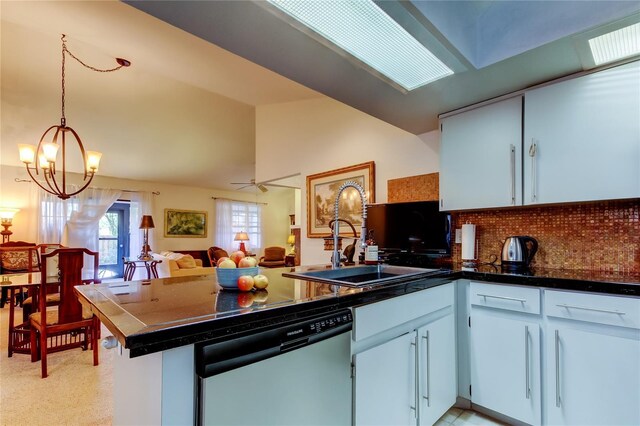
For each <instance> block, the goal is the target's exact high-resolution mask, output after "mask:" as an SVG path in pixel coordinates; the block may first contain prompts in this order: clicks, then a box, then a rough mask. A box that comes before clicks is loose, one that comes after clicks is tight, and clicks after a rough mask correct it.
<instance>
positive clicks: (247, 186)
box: [236, 183, 253, 191]
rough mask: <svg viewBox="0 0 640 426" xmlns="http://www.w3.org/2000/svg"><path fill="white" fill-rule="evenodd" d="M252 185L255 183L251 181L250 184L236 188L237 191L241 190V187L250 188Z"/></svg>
mask: <svg viewBox="0 0 640 426" xmlns="http://www.w3.org/2000/svg"><path fill="white" fill-rule="evenodd" d="M250 186H253V184H252V183H250V184H249V185H245V186H241V187H239V188H236V191H240V190H241V189H245V188H249V187H250Z"/></svg>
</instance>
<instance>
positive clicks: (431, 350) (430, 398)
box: [417, 313, 458, 426]
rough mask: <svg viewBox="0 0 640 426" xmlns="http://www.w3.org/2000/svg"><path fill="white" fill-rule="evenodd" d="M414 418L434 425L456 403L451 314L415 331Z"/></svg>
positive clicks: (453, 338) (425, 425)
mask: <svg viewBox="0 0 640 426" xmlns="http://www.w3.org/2000/svg"><path fill="white" fill-rule="evenodd" d="M417 337H418V345H419V350H418V357H419V362H418V367H419V370H418V377H419V379H418V380H419V382H418V390H419V394H418V401H419V404H418V418H419V419H420V422H419V424H420V426H428V425H432V424H434V423H435V422H436V421H437V420H438V419H439V418H440V417H442V415H443V414H444V413H445V412H446V411H447V410H448V409H449V408H451V406H452V405H453V404H454V403H455V402H456V396H457V394H458V388H457V384H456V347H455V321H454V316H453V313H451V314H449V315H447V316H445V317H442V318H440V319H439V320H436V321H434V322H432V323H429V324H427V325H425V326H423V327H421V328H419V329H418V335H417Z"/></svg>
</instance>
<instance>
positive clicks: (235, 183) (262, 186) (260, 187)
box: [231, 179, 269, 192]
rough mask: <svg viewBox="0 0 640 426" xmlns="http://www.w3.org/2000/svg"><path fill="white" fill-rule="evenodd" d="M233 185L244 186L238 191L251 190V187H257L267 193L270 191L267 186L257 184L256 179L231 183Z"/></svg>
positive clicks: (237, 189)
mask: <svg viewBox="0 0 640 426" xmlns="http://www.w3.org/2000/svg"><path fill="white" fill-rule="evenodd" d="M231 185H242V186H241V187H239V188H236V191H239V190H241V189H245V188H249V187H250V186H255V187H256V188H258V189H259V190H260V191H262V192H267V191H268V190H269V188H267V187H266V186H265V185H263V184H261V183H256V180H255V179H251V180H250V181H249V182H231Z"/></svg>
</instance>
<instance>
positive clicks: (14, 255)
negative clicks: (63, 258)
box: [0, 249, 40, 272]
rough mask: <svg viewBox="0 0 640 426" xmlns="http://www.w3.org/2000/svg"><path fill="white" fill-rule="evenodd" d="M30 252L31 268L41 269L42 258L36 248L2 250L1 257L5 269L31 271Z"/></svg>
mask: <svg viewBox="0 0 640 426" xmlns="http://www.w3.org/2000/svg"><path fill="white" fill-rule="evenodd" d="M29 253H31V270H32V271H39V270H40V258H39V257H38V253H37V251H35V250H25V249H13V250H2V252H0V259H1V265H2V270H3V271H9V272H25V271H29Z"/></svg>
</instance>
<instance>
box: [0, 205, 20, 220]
mask: <svg viewBox="0 0 640 426" xmlns="http://www.w3.org/2000/svg"><path fill="white" fill-rule="evenodd" d="M19 211H20V209H13V208H7V207H0V219H13V216H14V215H15V214H16V213H18V212H19Z"/></svg>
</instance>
